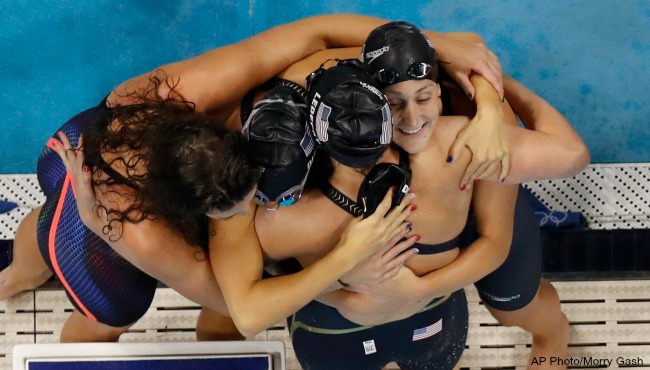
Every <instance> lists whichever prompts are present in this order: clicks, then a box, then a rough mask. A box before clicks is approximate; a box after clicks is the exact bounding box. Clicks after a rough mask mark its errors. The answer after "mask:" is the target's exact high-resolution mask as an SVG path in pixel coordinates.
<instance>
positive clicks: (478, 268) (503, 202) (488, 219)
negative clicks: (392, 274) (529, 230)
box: [406, 181, 517, 299]
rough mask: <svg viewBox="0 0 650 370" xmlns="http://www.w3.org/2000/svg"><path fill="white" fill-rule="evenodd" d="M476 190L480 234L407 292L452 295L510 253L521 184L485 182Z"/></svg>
mask: <svg viewBox="0 0 650 370" xmlns="http://www.w3.org/2000/svg"><path fill="white" fill-rule="evenodd" d="M473 191H474V194H473V197H472V208H473V210H474V215H475V216H476V223H477V226H476V230H477V232H478V235H479V237H478V238H477V239H476V240H475V241H474V242H473V243H472V244H470V245H469V246H468V247H466V248H463V249H461V251H460V254H459V255H458V257H457V258H456V259H455V260H454V261H453V262H451V263H450V264H448V265H446V266H444V267H442V268H440V269H438V270H435V271H432V272H430V273H428V274H426V275H423V276H420V277H419V278H418V279H417V281H414V283H413V284H412V286H410V287H408V290H407V291H406V294H407V295H408V296H409V297H410V298H412V299H425V298H426V299H429V298H431V297H438V296H442V295H446V294H450V293H452V292H454V291H456V290H458V289H461V288H463V287H465V286H467V285H470V284H473V283H474V282H476V281H478V280H480V279H481V278H483V277H485V276H486V275H488V274H489V273H490V272H492V271H494V270H495V269H497V268H498V267H499V266H500V265H501V264H502V263H503V262H504V261H505V259H506V257H507V256H508V253H509V251H510V244H511V242H512V233H513V225H514V211H515V210H514V208H515V207H514V205H515V201H516V199H517V186H516V185H503V184H497V183H492V182H487V181H481V182H480V183H478V184H477V185H476V186H475V187H474V189H473Z"/></svg>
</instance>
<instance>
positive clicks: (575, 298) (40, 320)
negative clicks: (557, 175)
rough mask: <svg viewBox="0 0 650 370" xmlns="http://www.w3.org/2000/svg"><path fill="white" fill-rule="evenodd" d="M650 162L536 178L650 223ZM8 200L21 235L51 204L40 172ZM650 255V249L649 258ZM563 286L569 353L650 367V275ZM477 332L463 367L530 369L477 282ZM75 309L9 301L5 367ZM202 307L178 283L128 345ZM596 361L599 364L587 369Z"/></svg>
mask: <svg viewBox="0 0 650 370" xmlns="http://www.w3.org/2000/svg"><path fill="white" fill-rule="evenodd" d="M648 178H650V163H640V164H634V163H632V164H600V165H590V166H589V167H588V168H587V169H586V170H585V171H584V172H583V173H581V174H580V175H578V176H576V177H575V178H572V179H567V180H554V181H540V182H535V183H530V184H527V185H526V186H528V187H529V188H531V189H532V190H533V191H534V192H535V193H536V194H537V195H538V197H539V198H540V199H541V200H542V201H543V202H545V203H546V204H547V205H548V206H549V207H550V208H552V209H554V210H571V211H581V212H583V214H584V215H585V217H586V219H587V220H588V221H589V222H590V227H591V228H597V229H616V228H648V227H650V186H649V185H648ZM630 195H631V196H630ZM0 199H4V200H11V201H14V202H17V203H19V204H20V205H21V206H22V207H19V208H17V209H14V210H13V211H11V212H8V213H5V214H3V215H0V239H12V238H13V235H14V232H15V228H16V226H17V225H18V223H19V222H20V220H21V219H22V218H23V217H24V215H25V214H27V212H28V211H29V208H31V207H36V206H38V205H40V204H41V203H42V202H43V195H42V193H40V190H39V189H38V185H37V183H36V176H35V175H33V174H29V175H0ZM644 257H645V258H648V256H644ZM554 285H555V286H556V288H557V289H558V292H559V293H560V297H561V299H562V300H563V309H564V311H565V312H566V314H567V316H568V317H569V320H570V321H571V332H570V343H571V347H570V348H569V354H570V356H571V357H573V358H582V357H586V358H606V359H612V360H614V362H613V364H612V366H611V367H618V365H617V364H616V359H617V358H623V359H641V360H642V362H643V365H642V366H636V367H627V368H638V369H642V368H644V369H648V368H650V280H625V281H591V282H582V281H566V282H555V283H554ZM467 294H468V300H469V301H470V330H469V337H468V341H467V348H466V350H465V352H464V354H463V358H462V360H461V366H463V367H464V368H470V369H494V368H517V369H519V368H524V367H525V365H526V362H527V359H528V352H529V348H527V345H529V344H530V336H529V335H528V334H526V333H525V332H524V331H522V330H521V329H518V328H504V327H501V326H498V325H496V322H495V320H494V319H493V318H492V317H491V316H490V314H489V313H488V312H487V310H485V308H483V307H482V306H481V305H480V304H479V303H478V296H477V294H476V291H475V290H474V288H473V287H470V288H468V289H467ZM70 309H71V306H70V304H69V302H68V301H67V298H66V296H65V293H64V292H63V291H62V290H60V289H55V290H47V289H39V290H38V291H35V292H26V293H24V294H21V295H19V296H17V297H15V298H13V299H11V300H9V301H4V302H0V370H8V369H11V351H12V348H13V346H14V345H15V344H19V343H52V342H56V341H57V340H58V336H59V331H60V329H61V327H62V325H63V321H64V320H65V318H66V317H67V312H66V311H67V310H70ZM197 315H198V307H196V305H194V304H192V303H191V302H189V301H187V300H186V299H184V298H183V297H181V296H179V295H178V294H176V293H175V292H173V291H171V290H170V289H166V288H161V289H159V290H158V292H157V294H156V297H155V300H154V303H153V305H152V307H151V309H150V310H149V312H148V313H147V314H146V315H145V317H144V318H143V319H142V320H141V321H140V322H138V324H137V325H135V326H134V327H133V328H132V330H131V331H129V332H128V333H126V334H125V335H124V336H123V337H122V341H123V342H153V341H191V340H195V336H194V332H193V330H194V324H195V320H196V316H197ZM255 339H280V340H283V341H285V343H286V344H287V349H288V351H287V352H288V353H287V355H288V356H287V366H288V369H290V370H296V369H299V368H300V366H299V365H298V363H297V361H296V359H295V356H294V355H293V352H292V349H291V343H290V341H289V338H288V333H287V331H286V328H284V324H283V323H279V324H278V325H277V327H276V328H272V329H269V330H267V331H266V332H264V333H262V334H260V335H259V336H257V337H256V338H255ZM582 368H589V367H582Z"/></svg>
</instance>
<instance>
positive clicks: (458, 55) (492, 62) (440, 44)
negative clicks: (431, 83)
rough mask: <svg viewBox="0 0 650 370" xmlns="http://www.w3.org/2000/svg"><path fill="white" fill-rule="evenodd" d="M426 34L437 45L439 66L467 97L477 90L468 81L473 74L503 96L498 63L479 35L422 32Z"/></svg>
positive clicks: (501, 78)
mask: <svg viewBox="0 0 650 370" xmlns="http://www.w3.org/2000/svg"><path fill="white" fill-rule="evenodd" d="M425 34H426V35H427V36H428V37H429V38H430V39H431V42H432V43H433V45H434V47H435V48H436V53H437V54H438V60H439V61H440V62H442V64H441V65H442V67H443V68H444V69H445V71H447V74H449V76H450V77H452V78H453V79H454V80H455V81H456V82H457V83H458V84H459V85H460V86H461V88H462V89H463V90H464V91H465V93H466V95H467V96H468V97H469V98H470V99H473V97H475V96H476V94H477V93H478V90H477V87H476V86H475V84H474V83H473V81H470V77H471V76H473V75H474V74H479V75H481V76H483V77H484V78H485V79H486V80H487V81H488V82H489V83H490V85H492V87H493V88H494V90H496V92H497V94H498V96H499V97H502V96H503V73H502V70H501V62H500V61H499V58H498V57H497V56H496V55H495V54H494V53H493V52H492V51H491V50H490V49H488V48H487V46H486V45H485V42H484V41H483V39H482V38H481V37H480V36H479V35H477V34H475V33H471V32H450V33H446V34H444V36H441V35H442V34H439V33H432V32H430V31H425Z"/></svg>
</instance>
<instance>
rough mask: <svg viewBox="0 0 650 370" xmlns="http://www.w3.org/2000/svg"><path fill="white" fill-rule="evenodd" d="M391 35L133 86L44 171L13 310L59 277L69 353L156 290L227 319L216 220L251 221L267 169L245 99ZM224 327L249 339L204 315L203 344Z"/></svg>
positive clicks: (84, 119) (16, 267)
mask: <svg viewBox="0 0 650 370" xmlns="http://www.w3.org/2000/svg"><path fill="white" fill-rule="evenodd" d="M381 23H383V20H380V19H377V18H372V17H363V16H355V15H332V16H318V17H311V18H307V19H304V20H300V21H297V22H293V23H290V24H287V25H283V26H278V27H276V28H273V29H271V30H268V31H265V32H263V33H260V34H259V35H256V36H254V37H251V38H249V39H246V40H244V41H242V42H239V43H237V44H234V45H229V46H225V47H222V48H218V49H215V50H212V51H210V52H207V53H205V54H202V55H200V56H198V57H196V58H192V59H189V60H186V61H183V62H178V63H172V64H169V65H165V66H163V67H161V68H160V69H158V70H156V71H153V72H150V73H146V74H144V75H142V76H139V77H136V78H134V79H132V80H129V81H127V82H125V83H123V84H121V85H119V86H118V87H117V88H116V89H115V90H114V91H113V92H112V93H111V94H110V95H109V96H108V97H107V98H106V99H105V100H104V101H102V102H101V103H100V104H99V105H98V106H97V107H95V108H91V109H89V110H86V111H84V112H82V113H80V114H78V115H77V116H75V117H74V118H72V119H71V120H70V121H68V122H67V123H66V124H64V125H63V127H61V129H60V132H61V133H60V134H57V135H55V136H54V137H53V138H52V139H50V141H49V142H48V144H47V146H46V148H45V149H44V150H43V153H42V155H41V158H40V159H39V165H38V175H39V181H40V183H41V186H42V188H43V191H44V192H45V194H46V197H47V201H46V203H45V204H44V205H43V206H42V207H39V208H38V209H36V210H35V211H34V212H32V213H30V214H29V215H28V216H26V217H25V219H24V220H23V222H22V223H21V225H20V226H19V229H18V230H17V233H16V238H15V240H16V241H15V246H16V250H15V253H14V260H13V262H12V264H11V265H10V266H9V267H7V268H6V269H5V270H3V271H2V272H0V299H7V298H9V297H11V296H13V295H14V294H16V293H17V292H20V291H23V290H27V289H33V288H35V287H37V286H39V285H40V284H42V283H43V282H44V281H46V280H47V279H48V278H49V277H50V276H51V275H52V273H54V274H56V275H57V277H58V278H59V279H60V280H61V282H62V284H63V286H64V288H65V289H66V292H67V294H68V296H69V297H70V299H71V301H72V302H73V304H74V306H75V308H76V309H75V311H74V312H73V313H72V315H71V316H70V318H69V319H68V321H67V322H66V325H65V326H64V328H63V331H62V333H61V340H62V341H114V340H117V339H118V338H119V336H120V335H121V334H122V333H123V332H124V331H126V330H127V329H128V327H130V326H131V325H132V324H133V323H134V322H135V321H137V319H138V318H140V317H141V316H142V315H143V314H144V312H145V311H146V309H147V308H148V307H149V304H150V302H151V299H152V297H153V294H154V292H155V287H156V281H160V282H162V283H164V284H165V285H167V286H168V287H170V288H172V289H174V290H176V291H178V292H179V293H180V294H182V295H184V296H185V297H187V298H188V299H191V300H193V301H195V302H197V303H199V304H201V305H202V306H203V307H204V308H207V309H209V310H210V311H211V312H212V313H215V314H220V315H226V314H227V310H226V306H225V303H224V301H223V297H222V294H221V292H220V290H219V287H218V285H217V284H216V282H215V278H214V275H213V272H212V268H211V265H210V262H209V258H208V257H207V253H206V251H205V249H204V248H205V247H206V238H207V235H208V231H207V228H206V223H207V217H215V218H228V217H231V216H234V215H236V214H239V213H245V212H246V211H247V210H248V203H249V202H250V200H251V199H252V198H253V196H254V194H255V184H256V182H257V179H258V178H259V168H258V166H257V165H256V164H255V163H254V162H253V161H252V160H251V158H249V157H248V154H247V153H246V150H245V145H244V144H243V142H242V138H241V135H240V134H239V132H237V131H232V130H233V129H239V128H240V127H241V121H240V115H239V114H238V113H239V109H240V104H241V101H242V98H243V96H244V95H245V94H246V93H247V92H249V91H250V90H252V89H253V88H255V87H256V86H259V85H261V84H263V83H264V82H265V81H267V80H269V79H270V78H271V77H273V76H275V75H277V74H278V73H279V72H281V71H282V70H283V69H284V68H286V67H287V66H288V65H290V64H291V63H293V62H295V61H297V60H300V59H301V58H303V57H305V56H307V55H309V54H311V53H313V52H315V51H317V50H319V49H323V48H328V47H338V46H354V45H360V44H361V43H362V41H363V37H364V36H365V35H366V34H367V33H368V32H369V31H370V30H371V29H373V28H374V27H376V26H377V25H379V24H381ZM436 35H438V37H437V38H436V41H437V42H438V41H439V48H440V49H441V50H443V51H444V50H449V54H448V56H449V58H450V59H453V60H458V63H457V64H455V65H454V67H455V68H456V70H457V71H463V72H458V74H457V75H458V76H464V79H463V78H462V77H458V78H459V80H464V81H468V79H467V76H466V74H468V73H470V72H471V71H473V70H474V71H479V72H481V71H483V72H485V74H486V75H488V76H492V77H493V79H492V80H494V81H496V82H495V84H496V85H498V84H499V79H498V77H495V76H497V75H498V73H495V72H500V68H499V66H498V60H496V62H495V61H494V60H495V59H496V58H495V57H494V55H492V54H491V53H488V54H487V57H488V58H487V59H489V60H491V62H490V63H485V62H483V61H484V60H485V59H486V58H485V57H484V56H485V55H486V54H485V52H486V50H487V49H485V47H484V46H483V45H478V46H474V45H469V46H468V45H464V44H463V43H459V42H457V41H454V40H447V39H446V38H445V37H444V36H443V35H439V34H436ZM454 50H456V51H454ZM260 60H263V61H264V63H260ZM476 60H478V61H479V64H480V65H479V66H478V67H476V66H475V65H473V63H476V62H475V61H476ZM481 62H482V63H481ZM495 63H496V64H495ZM468 88H469V87H468ZM82 134H83V135H82ZM80 153H83V154H84V156H85V159H86V162H85V163H84V165H83V166H74V165H73V166H68V170H69V171H68V172H66V166H65V165H66V164H68V165H69V164H70V163H71V162H70V161H74V164H77V163H78V159H79V158H81V157H84V156H80V155H78V154H80ZM58 157H60V158H61V159H62V161H60V160H59V159H58ZM76 171H79V172H76ZM78 178H82V179H91V181H92V185H93V187H92V190H93V192H94V194H93V196H92V197H85V196H84V197H78V198H77V199H75V197H76V196H79V194H75V184H76V183H75V181H73V180H76V179H78ZM77 203H78V206H79V207H78V208H79V211H78V210H77ZM359 225H361V226H359ZM349 233H350V234H355V238H354V242H355V243H362V244H363V243H366V244H368V245H367V248H368V249H369V250H370V249H373V248H374V249H377V248H380V247H383V246H384V244H385V243H386V242H387V241H389V240H390V239H391V237H390V235H388V236H386V238H384V240H383V241H381V240H380V241H377V238H376V237H375V236H374V235H373V233H374V232H373V230H371V229H369V228H364V226H363V223H357V224H355V225H352V226H351V227H350V231H349ZM341 249H343V250H345V248H341ZM347 254H349V258H350V259H351V260H360V258H361V257H359V256H357V255H354V253H353V252H347ZM203 312H206V311H205V310H204V311H203ZM217 317H220V318H222V319H223V320H221V319H218V320H216V321H215V319H216V318H217ZM214 328H217V329H218V331H219V333H224V335H225V338H233V337H239V333H238V332H237V330H236V328H235V327H234V326H233V325H232V322H231V321H230V319H229V318H226V317H223V316H219V315H212V317H211V318H210V322H208V321H207V320H205V319H204V316H203V315H202V316H200V317H199V323H198V329H197V336H198V337H199V338H201V339H206V338H210V339H217V338H221V337H220V336H216V337H215V336H208V333H210V334H214V333H215V331H214V330H212V329H214Z"/></svg>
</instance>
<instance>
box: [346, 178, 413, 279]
mask: <svg viewBox="0 0 650 370" xmlns="http://www.w3.org/2000/svg"><path fill="white" fill-rule="evenodd" d="M391 199H392V191H391V190H389V191H388V192H387V194H386V196H385V197H384V199H383V200H382V202H381V203H380V204H379V206H378V207H377V210H376V211H375V213H373V214H372V215H371V216H369V217H368V218H366V219H362V218H361V217H357V218H355V219H354V220H352V221H351V222H350V224H349V225H348V227H347V228H346V230H345V231H344V232H343V235H342V236H341V241H340V242H339V244H338V246H337V248H338V247H341V248H346V252H348V253H350V254H351V255H352V256H351V257H350V258H353V259H354V260H355V261H358V264H357V266H356V267H355V268H354V269H352V270H351V271H350V272H348V273H347V274H346V275H344V276H342V277H341V278H340V279H339V280H340V282H341V283H343V284H345V285H346V286H354V285H361V284H371V283H378V282H381V281H384V280H386V279H390V278H391V277H393V276H395V275H396V274H397V273H398V272H399V270H400V269H401V268H402V266H404V262H405V261H406V260H407V259H408V258H410V257H412V256H413V255H414V254H415V253H417V252H416V251H415V249H413V248H410V247H411V246H412V245H413V243H415V241H416V240H417V239H418V237H417V236H412V237H410V238H408V239H406V240H404V241H402V242H400V240H401V239H403V238H405V237H406V236H407V234H408V232H409V231H410V224H409V222H408V221H406V220H407V218H408V217H409V216H410V215H411V213H413V211H414V210H415V206H413V205H411V204H410V201H411V199H413V197H412V196H406V197H404V199H403V200H402V202H401V203H400V204H399V205H398V206H397V207H395V208H394V209H393V210H391V211H388V210H389V208H390V203H391ZM343 245H344V246H343Z"/></svg>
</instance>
